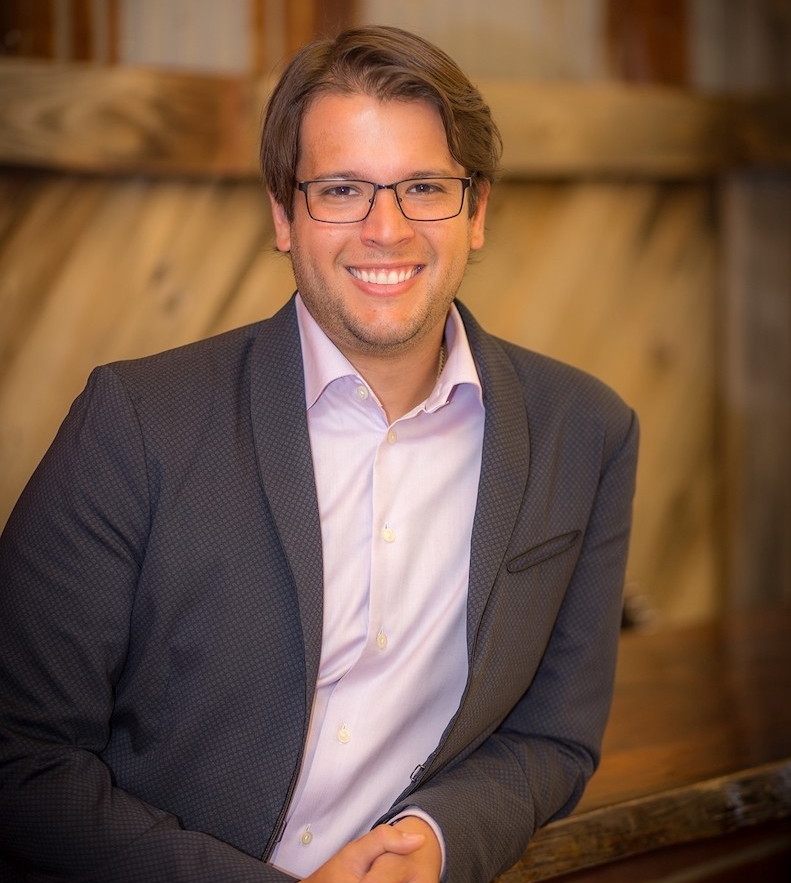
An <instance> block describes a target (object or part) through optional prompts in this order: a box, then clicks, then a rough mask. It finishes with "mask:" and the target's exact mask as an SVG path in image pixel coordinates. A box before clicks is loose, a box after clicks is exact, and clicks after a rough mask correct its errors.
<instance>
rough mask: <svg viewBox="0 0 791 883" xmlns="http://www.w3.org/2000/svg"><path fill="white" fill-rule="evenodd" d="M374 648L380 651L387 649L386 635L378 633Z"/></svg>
mask: <svg viewBox="0 0 791 883" xmlns="http://www.w3.org/2000/svg"><path fill="white" fill-rule="evenodd" d="M376 646H377V647H378V648H379V649H380V650H384V649H385V647H387V635H386V634H385V633H384V632H379V634H378V635H377V636H376Z"/></svg>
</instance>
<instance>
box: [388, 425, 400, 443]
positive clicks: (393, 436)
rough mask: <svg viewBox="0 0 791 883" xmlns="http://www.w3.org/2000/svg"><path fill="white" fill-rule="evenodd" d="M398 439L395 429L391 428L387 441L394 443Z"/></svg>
mask: <svg viewBox="0 0 791 883" xmlns="http://www.w3.org/2000/svg"><path fill="white" fill-rule="evenodd" d="M397 441H398V435H397V434H396V431H395V429H391V430H390V432H388V433H387V443H388V444H389V445H394V444H395V443H396V442H397Z"/></svg>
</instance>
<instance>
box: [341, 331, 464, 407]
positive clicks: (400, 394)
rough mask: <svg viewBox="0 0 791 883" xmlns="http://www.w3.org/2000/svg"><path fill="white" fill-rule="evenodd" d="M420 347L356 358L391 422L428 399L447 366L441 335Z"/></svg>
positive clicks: (359, 367)
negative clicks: (397, 352) (389, 353)
mask: <svg viewBox="0 0 791 883" xmlns="http://www.w3.org/2000/svg"><path fill="white" fill-rule="evenodd" d="M443 332H444V329H443V328H440V329H439V333H440V337H439V338H437V336H436V335H435V336H433V337H432V339H431V341H427V342H426V345H424V346H421V348H420V351H419V352H414V351H410V352H405V353H399V354H397V355H391V356H368V355H361V356H360V357H359V358H355V359H354V361H353V364H354V367H355V368H357V370H358V371H359V372H360V373H361V374H362V376H363V377H364V378H365V379H366V381H367V382H368V384H369V385H370V387H371V389H372V390H373V391H374V392H375V393H376V396H377V398H378V399H379V401H380V402H381V403H382V407H383V408H384V410H385V414H386V415H387V420H388V422H389V423H393V421H395V420H398V418H399V417H403V416H404V414H407V413H408V412H409V411H411V410H412V409H413V408H414V407H415V406H416V405H419V404H420V403H421V402H423V401H425V400H426V398H427V397H428V396H429V394H430V393H431V390H432V389H434V385H435V383H436V382H437V377H439V375H440V373H441V371H442V368H443V367H444V365H445V358H446V355H447V354H446V352H445V343H444V338H443V337H442V336H441V335H442V333H443Z"/></svg>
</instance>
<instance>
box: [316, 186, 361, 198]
mask: <svg viewBox="0 0 791 883" xmlns="http://www.w3.org/2000/svg"><path fill="white" fill-rule="evenodd" d="M360 195H361V193H360V187H359V186H358V185H357V184H356V183H355V182H353V181H343V182H339V183H336V184H323V185H321V187H320V189H319V190H318V196H319V198H320V199H327V200H338V201H340V200H344V199H356V198H357V197H359V196H360Z"/></svg>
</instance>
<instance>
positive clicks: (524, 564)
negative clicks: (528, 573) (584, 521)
mask: <svg viewBox="0 0 791 883" xmlns="http://www.w3.org/2000/svg"><path fill="white" fill-rule="evenodd" d="M581 536H582V531H581V530H572V531H570V532H569V533H564V534H560V536H557V537H552V539H551V540H547V541H546V542H544V543H540V544H539V545H538V546H533V548H532V549H528V550H527V552H523V553H522V554H521V555H517V556H516V557H515V558H512V559H511V560H510V561H508V562H507V563H506V565H505V568H506V570H507V571H508V572H509V573H519V571H521V570H527V568H528V567H533V565H535V564H539V563H540V562H541V561H546V560H547V559H548V558H554V557H555V555H560V553H561V552H566V551H568V550H569V549H570V548H571V547H572V546H573V545H574V544H575V543H576V542H577V540H578V539H579V538H580V537H581Z"/></svg>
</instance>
